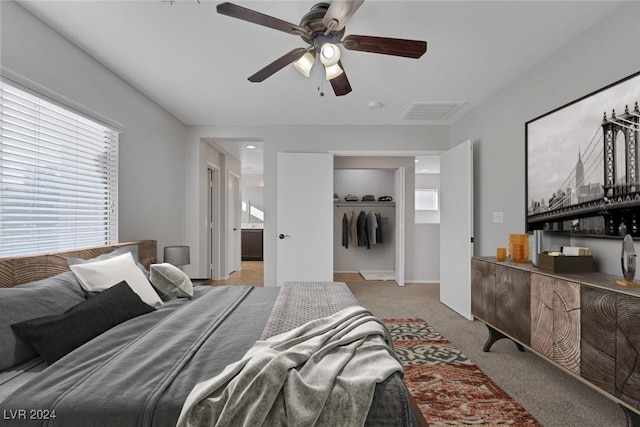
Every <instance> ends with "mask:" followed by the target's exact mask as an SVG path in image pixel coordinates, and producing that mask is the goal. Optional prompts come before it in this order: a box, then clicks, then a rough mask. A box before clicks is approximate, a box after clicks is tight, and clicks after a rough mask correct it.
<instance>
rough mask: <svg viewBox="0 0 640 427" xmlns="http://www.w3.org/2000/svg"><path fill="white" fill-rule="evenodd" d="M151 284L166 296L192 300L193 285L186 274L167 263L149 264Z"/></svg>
mask: <svg viewBox="0 0 640 427" xmlns="http://www.w3.org/2000/svg"><path fill="white" fill-rule="evenodd" d="M150 279H151V284H152V285H153V286H155V287H156V288H158V289H160V291H161V292H162V293H164V294H166V295H170V296H174V297H178V298H180V297H184V298H193V283H192V282H191V279H189V276H187V274H186V273H185V272H184V271H182V270H180V269H179V268H178V267H176V266H174V265H172V264H169V263H167V262H165V263H162V264H151V275H150Z"/></svg>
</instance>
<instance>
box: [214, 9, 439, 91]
mask: <svg viewBox="0 0 640 427" xmlns="http://www.w3.org/2000/svg"><path fill="white" fill-rule="evenodd" d="M363 2H364V0H333V1H332V2H331V3H318V4H316V5H314V6H313V7H312V8H311V10H310V11H309V12H308V13H306V14H305V15H304V16H303V17H302V19H301V20H300V25H295V24H292V23H290V22H287V21H283V20H281V19H278V18H274V17H272V16H269V15H265V14H263V13H260V12H256V11H255V10H251V9H247V8H245V7H242V6H238V5H235V4H233V3H227V2H225V3H221V4H219V5H218V6H217V8H216V9H217V11H218V13H220V14H222V15H227V16H231V17H232V18H237V19H241V20H243V21H248V22H253V23H254V24H258V25H262V26H265V27H269V28H273V29H274V30H279V31H284V32H285V33H289V34H293V35H295V36H300V37H301V38H302V40H304V41H305V42H306V43H307V44H308V45H309V46H308V47H299V48H296V49H293V50H291V51H290V52H288V53H285V54H284V55H282V56H281V57H280V58H278V59H276V60H275V61H273V62H272V63H270V64H268V65H267V66H266V67H264V68H262V69H261V70H259V71H257V72H256V73H255V74H253V75H251V76H249V81H250V82H254V83H257V82H262V81H264V80H265V79H267V78H268V77H270V76H272V75H273V74H275V73H276V72H278V71H280V70H281V69H283V68H284V67H286V66H287V65H289V64H293V65H294V66H295V67H296V69H297V70H298V71H300V73H302V74H303V75H305V76H306V77H309V74H310V72H311V68H312V67H313V64H314V62H315V60H316V59H318V58H319V60H320V62H321V63H322V65H323V66H324V69H325V75H326V79H327V80H329V81H330V82H331V87H332V88H333V91H334V93H335V94H336V96H342V95H346V94H348V93H349V92H351V85H350V84H349V79H347V75H346V73H345V72H344V67H343V66H342V62H341V61H340V48H339V46H338V45H339V44H341V45H342V46H343V47H344V48H345V49H347V50H355V51H361V52H371V53H380V54H383V55H394V56H402V57H405V58H416V59H417V58H420V57H421V56H422V55H423V54H424V53H425V52H426V51H427V42H425V41H420V40H406V39H394V38H389V37H375V36H359V35H354V34H352V35H348V36H346V37H343V36H344V33H345V24H346V23H347V21H348V20H349V19H350V18H351V16H353V14H354V13H355V12H356V10H358V8H359V7H360V6H361V5H362V3H363Z"/></svg>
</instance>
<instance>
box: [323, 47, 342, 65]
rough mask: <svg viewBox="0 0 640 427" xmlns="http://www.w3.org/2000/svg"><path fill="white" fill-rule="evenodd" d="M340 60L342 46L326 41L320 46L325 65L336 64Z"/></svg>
mask: <svg viewBox="0 0 640 427" xmlns="http://www.w3.org/2000/svg"><path fill="white" fill-rule="evenodd" d="M338 61H340V48H339V47H338V45H336V44H333V43H325V44H323V45H322V47H321V48H320V62H322V64H323V65H324V66H325V67H328V66H331V65H335V64H337V63H338Z"/></svg>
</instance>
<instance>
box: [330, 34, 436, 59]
mask: <svg viewBox="0 0 640 427" xmlns="http://www.w3.org/2000/svg"><path fill="white" fill-rule="evenodd" d="M342 45H343V46H344V47H345V49H348V50H357V51H361V52H371V53H381V54H383V55H395V56H403V57H405V58H416V59H417V58H420V57H421V56H422V55H424V53H425V52H426V51H427V42H425V41H421V40H405V39H392V38H389V37H373V36H356V35H350V36H347V37H345V38H344V39H343V40H342Z"/></svg>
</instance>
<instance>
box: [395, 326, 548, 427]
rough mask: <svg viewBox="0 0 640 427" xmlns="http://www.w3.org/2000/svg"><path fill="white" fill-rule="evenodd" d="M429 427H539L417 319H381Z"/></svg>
mask: <svg viewBox="0 0 640 427" xmlns="http://www.w3.org/2000/svg"><path fill="white" fill-rule="evenodd" d="M384 323H385V324H386V325H387V327H388V328H389V331H390V332H391V336H392V337H393V344H394V346H395V350H396V353H397V354H398V357H399V358H400V360H401V361H402V364H403V366H404V369H405V377H404V383H405V384H406V386H407V388H408V389H409V391H410V392H411V395H412V396H413V398H414V400H415V401H416V402H417V404H418V407H419V408H420V411H421V412H422V414H423V415H424V418H425V419H426V421H427V423H429V426H432V427H438V426H440V427H442V426H452V425H473V426H521V425H526V426H542V424H540V423H539V422H538V421H537V420H536V419H535V418H534V417H533V416H532V415H531V414H530V413H529V412H527V411H526V410H525V409H524V408H523V407H522V406H521V405H520V404H519V403H518V402H516V401H515V400H513V399H512V398H511V397H510V396H509V395H508V394H507V393H505V392H504V391H503V390H502V389H501V388H500V387H498V385H497V384H495V383H494V382H493V381H492V380H491V379H490V378H489V377H488V376H487V375H486V374H485V373H484V372H482V371H481V370H480V368H478V366H476V365H475V364H474V363H473V362H472V361H471V360H469V358H467V357H466V356H465V355H464V354H462V353H461V352H460V350H458V349H457V348H455V347H454V346H453V345H451V343H450V342H449V341H447V340H446V339H445V338H444V337H443V336H442V335H440V334H439V333H438V332H437V331H436V330H435V329H433V328H432V327H431V326H429V325H428V324H427V323H426V322H425V321H424V320H422V319H385V320H384Z"/></svg>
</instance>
